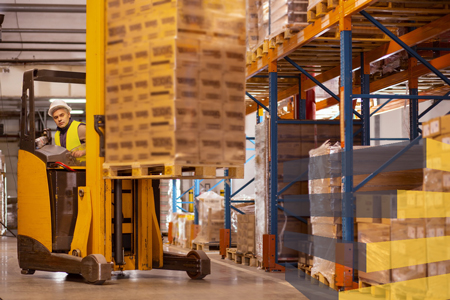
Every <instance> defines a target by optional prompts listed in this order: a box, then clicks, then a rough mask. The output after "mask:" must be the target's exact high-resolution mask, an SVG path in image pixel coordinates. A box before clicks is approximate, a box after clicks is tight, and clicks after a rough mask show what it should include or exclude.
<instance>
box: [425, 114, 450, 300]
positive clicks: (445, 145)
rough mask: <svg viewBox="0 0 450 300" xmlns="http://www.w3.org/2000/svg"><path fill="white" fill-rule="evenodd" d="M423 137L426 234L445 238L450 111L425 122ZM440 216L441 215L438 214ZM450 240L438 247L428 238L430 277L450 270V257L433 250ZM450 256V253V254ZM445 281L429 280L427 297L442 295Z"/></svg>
mask: <svg viewBox="0 0 450 300" xmlns="http://www.w3.org/2000/svg"><path fill="white" fill-rule="evenodd" d="M423 137H424V138H426V147H427V160H426V166H427V168H426V169H425V170H424V181H423V191H424V192H423V195H421V196H420V197H421V198H422V199H423V200H422V201H423V202H425V203H430V204H431V203H432V205H430V204H428V205H427V206H426V210H427V216H428V219H427V220H426V237H427V238H428V237H430V238H439V237H440V238H442V237H443V236H450V218H448V217H446V216H449V214H448V212H449V210H450V207H449V204H448V200H449V196H448V195H449V194H448V193H449V192H450V168H449V166H450V159H449V157H450V115H445V116H442V117H438V118H434V119H431V120H430V121H428V122H425V123H424V124H423ZM443 212H444V214H443ZM436 216H440V217H436ZM448 246H449V245H448V242H447V243H446V244H445V242H442V243H441V244H440V246H438V247H436V245H433V243H432V242H431V241H429V240H427V256H428V261H431V260H433V258H434V260H435V262H429V263H428V264H427V272H428V277H431V276H439V275H445V274H449V273H450V261H449V260H442V261H436V257H433V256H434V255H433V253H436V251H439V249H436V248H448ZM447 258H448V257H447ZM444 279H445V280H444V281H442V280H441V281H440V282H436V281H435V280H431V279H430V280H429V281H428V291H427V295H426V296H427V297H430V298H431V297H439V296H440V295H439V291H442V289H443V288H447V289H448V288H449V287H448V283H447V282H446V280H447V279H446V278H445V277H444Z"/></svg>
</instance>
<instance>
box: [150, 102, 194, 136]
mask: <svg viewBox="0 0 450 300" xmlns="http://www.w3.org/2000/svg"><path fill="white" fill-rule="evenodd" d="M198 115H199V111H198V103H197V101H184V100H183V101H181V100H175V101H154V102H152V103H151V107H150V129H151V131H167V130H174V129H176V130H192V132H193V133H195V132H197V130H198V128H199V118H198Z"/></svg>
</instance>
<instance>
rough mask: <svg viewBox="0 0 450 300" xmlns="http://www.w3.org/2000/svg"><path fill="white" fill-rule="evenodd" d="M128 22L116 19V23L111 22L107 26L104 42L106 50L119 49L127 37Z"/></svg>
mask: <svg viewBox="0 0 450 300" xmlns="http://www.w3.org/2000/svg"><path fill="white" fill-rule="evenodd" d="M127 23H128V20H127V19H122V18H120V19H118V20H117V21H114V22H111V23H110V24H108V30H107V34H106V42H107V45H108V48H109V49H111V48H112V47H114V48H117V49H121V48H122V47H121V46H120V44H121V43H123V42H124V41H125V39H126V37H127V35H128V27H127Z"/></svg>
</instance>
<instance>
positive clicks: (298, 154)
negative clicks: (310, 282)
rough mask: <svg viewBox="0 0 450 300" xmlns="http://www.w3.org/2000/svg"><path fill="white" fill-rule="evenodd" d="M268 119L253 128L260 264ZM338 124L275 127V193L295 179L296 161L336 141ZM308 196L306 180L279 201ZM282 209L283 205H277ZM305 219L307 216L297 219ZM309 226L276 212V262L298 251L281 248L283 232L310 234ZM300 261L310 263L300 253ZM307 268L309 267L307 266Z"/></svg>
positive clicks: (264, 225)
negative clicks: (276, 143)
mask: <svg viewBox="0 0 450 300" xmlns="http://www.w3.org/2000/svg"><path fill="white" fill-rule="evenodd" d="M268 123H269V122H268V120H265V121H264V122H262V123H260V124H258V125H256V129H255V149H256V157H255V168H256V172H255V186H256V189H255V192H256V199H255V206H256V209H255V215H256V236H255V240H256V257H257V258H258V261H259V262H261V261H262V258H263V253H262V251H263V244H262V242H263V241H262V240H263V238H262V237H263V235H264V234H267V233H268V224H267V223H268V222H267V220H269V213H268V212H269V195H268V189H266V188H265V187H267V186H268V180H269V175H270V172H269V165H268V161H269V160H270V151H269V148H270V147H269V142H268V141H269V138H268V137H269V128H268ZM359 128H360V125H355V126H354V129H353V130H354V132H356V131H358V130H359ZM339 138H340V127H339V125H330V124H317V125H309V124H301V125H299V124H279V125H278V191H281V190H283V189H284V188H285V187H286V186H287V185H289V184H290V182H289V180H288V179H287V178H292V179H294V178H296V177H297V176H298V175H300V174H298V172H299V168H298V166H299V164H298V163H299V162H300V163H301V162H302V161H303V160H304V159H308V158H309V151H310V150H312V149H315V148H317V147H319V146H320V145H321V144H322V143H324V142H326V141H327V140H328V139H332V140H335V141H336V140H339ZM357 143H361V139H360V135H357V136H356V137H355V144H357ZM307 194H308V181H296V182H295V183H294V184H291V185H290V187H289V188H288V189H286V190H284V191H283V193H282V194H281V195H279V197H280V198H285V197H286V196H295V195H307ZM280 205H281V206H283V205H284V202H280ZM305 215H309V214H308V213H306V214H305ZM298 217H302V218H303V219H305V220H307V218H308V217H307V216H298ZM310 227H311V224H309V225H308V224H305V223H304V222H302V221H300V220H299V219H297V218H296V217H293V216H288V215H287V214H285V213H284V212H283V211H281V210H279V211H278V235H279V237H280V241H281V242H280V244H279V246H278V247H279V248H278V249H279V251H280V252H279V258H280V259H299V253H298V251H296V250H294V249H291V248H289V247H285V246H284V236H285V232H296V233H304V234H308V233H311V228H310ZM300 259H301V260H302V262H306V260H308V262H309V263H311V261H312V258H311V256H305V254H304V253H300ZM310 265H311V264H310Z"/></svg>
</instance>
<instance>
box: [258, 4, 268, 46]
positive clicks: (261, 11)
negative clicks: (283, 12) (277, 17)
mask: <svg viewBox="0 0 450 300" xmlns="http://www.w3.org/2000/svg"><path fill="white" fill-rule="evenodd" d="M269 5H270V1H269V0H259V1H258V3H257V8H258V47H259V46H261V45H262V44H263V43H264V40H265V39H267V38H268V37H269V25H270V24H269Z"/></svg>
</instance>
